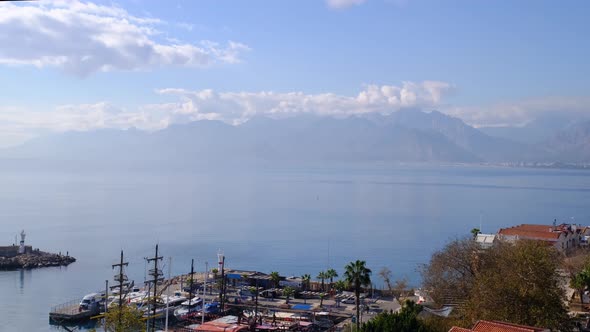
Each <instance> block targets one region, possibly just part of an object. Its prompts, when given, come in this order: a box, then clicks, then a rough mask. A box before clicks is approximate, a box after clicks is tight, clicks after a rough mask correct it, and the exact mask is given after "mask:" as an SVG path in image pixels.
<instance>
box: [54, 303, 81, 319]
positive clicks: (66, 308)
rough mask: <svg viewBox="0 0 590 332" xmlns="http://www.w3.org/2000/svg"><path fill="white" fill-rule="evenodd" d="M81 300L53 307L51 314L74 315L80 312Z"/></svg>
mask: <svg viewBox="0 0 590 332" xmlns="http://www.w3.org/2000/svg"><path fill="white" fill-rule="evenodd" d="M80 301H81V299H77V300H71V301H68V302H66V303H62V304H59V305H56V306H53V307H51V311H50V313H57V314H68V315H74V314H77V313H78V312H80Z"/></svg>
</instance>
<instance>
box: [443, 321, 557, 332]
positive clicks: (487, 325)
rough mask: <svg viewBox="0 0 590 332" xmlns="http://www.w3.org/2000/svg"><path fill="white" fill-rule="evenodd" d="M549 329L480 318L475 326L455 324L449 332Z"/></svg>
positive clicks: (533, 331)
mask: <svg viewBox="0 0 590 332" xmlns="http://www.w3.org/2000/svg"><path fill="white" fill-rule="evenodd" d="M546 331H549V329H544V328H539V327H533V326H525V325H518V324H512V323H506V322H498V321H487V320H480V321H478V322H477V323H475V325H474V326H473V328H472V329H471V330H470V329H465V328H462V327H457V326H453V327H452V328H451V329H450V330H449V332H546Z"/></svg>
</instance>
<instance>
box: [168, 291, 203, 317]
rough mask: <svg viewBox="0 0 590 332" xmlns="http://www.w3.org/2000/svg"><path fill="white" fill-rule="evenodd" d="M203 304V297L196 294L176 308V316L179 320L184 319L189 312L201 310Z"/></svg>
mask: <svg viewBox="0 0 590 332" xmlns="http://www.w3.org/2000/svg"><path fill="white" fill-rule="evenodd" d="M202 305H203V299H201V298H200V297H198V296H195V297H193V298H192V299H189V300H186V301H184V302H182V303H181V304H180V307H178V308H176V310H174V317H176V319H177V320H184V319H186V317H187V316H188V315H189V314H191V313H193V312H198V311H200V310H201V306H202Z"/></svg>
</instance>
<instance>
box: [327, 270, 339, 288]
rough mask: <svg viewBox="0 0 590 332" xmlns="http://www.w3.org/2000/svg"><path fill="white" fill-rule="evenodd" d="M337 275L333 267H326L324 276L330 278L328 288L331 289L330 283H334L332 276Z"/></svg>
mask: <svg viewBox="0 0 590 332" xmlns="http://www.w3.org/2000/svg"><path fill="white" fill-rule="evenodd" d="M336 277H338V272H336V270H334V269H328V271H326V278H328V279H330V290H331V289H332V285H333V284H334V278H336Z"/></svg>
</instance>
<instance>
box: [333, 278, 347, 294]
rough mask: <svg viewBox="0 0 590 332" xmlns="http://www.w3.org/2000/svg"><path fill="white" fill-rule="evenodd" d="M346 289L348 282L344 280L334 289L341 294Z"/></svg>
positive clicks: (339, 281) (335, 284)
mask: <svg viewBox="0 0 590 332" xmlns="http://www.w3.org/2000/svg"><path fill="white" fill-rule="evenodd" d="M346 287H347V285H346V281H344V280H338V281H336V282H335V283H334V288H336V290H337V291H339V292H342V291H343V290H345V289H346Z"/></svg>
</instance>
